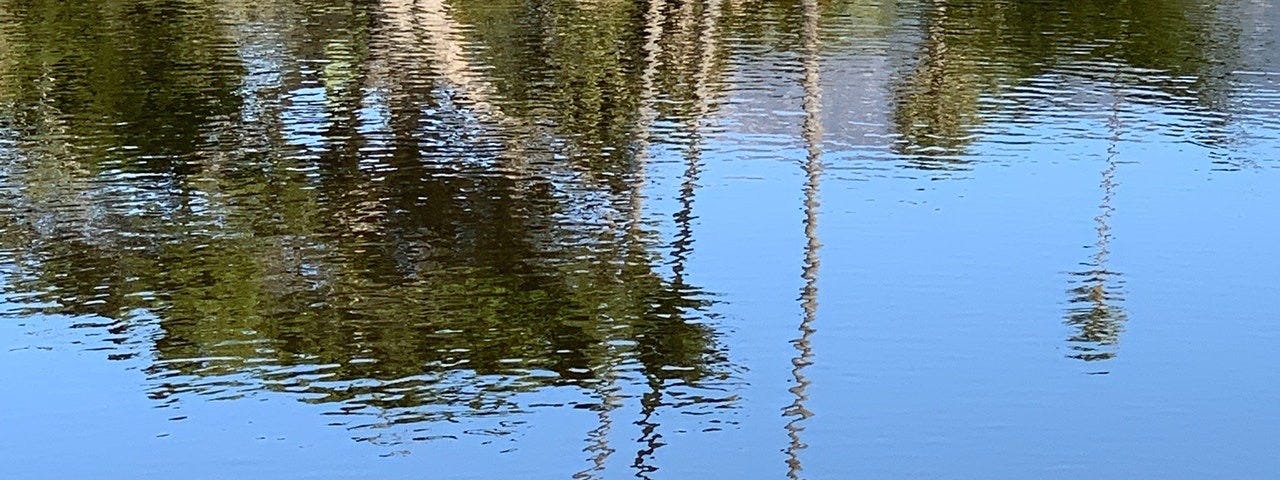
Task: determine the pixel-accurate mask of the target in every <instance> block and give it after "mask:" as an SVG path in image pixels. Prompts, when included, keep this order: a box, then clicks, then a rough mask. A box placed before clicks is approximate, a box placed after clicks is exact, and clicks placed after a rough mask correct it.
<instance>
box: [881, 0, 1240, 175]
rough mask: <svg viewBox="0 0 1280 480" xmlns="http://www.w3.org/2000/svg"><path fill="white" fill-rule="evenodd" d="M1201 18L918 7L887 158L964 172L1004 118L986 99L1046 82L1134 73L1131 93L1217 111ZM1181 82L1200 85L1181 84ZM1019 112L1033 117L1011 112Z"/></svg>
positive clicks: (936, 2) (971, 5)
mask: <svg viewBox="0 0 1280 480" xmlns="http://www.w3.org/2000/svg"><path fill="white" fill-rule="evenodd" d="M1207 8H1209V7H1207V6H1205V5H1203V4H1200V3H1196V2H1189V1H1172V2H1167V1H1154V0H1120V1H1106V2H1103V1H1084V2H1070V3H1057V2H1045V1H1031V2H982V1H973V0H930V1H928V2H924V4H923V6H922V7H921V12H920V15H921V18H922V20H921V23H922V33H921V35H922V40H921V41H920V43H919V45H918V47H917V48H916V49H915V51H914V52H913V55H912V57H911V58H908V59H905V60H904V61H903V65H904V66H905V69H904V71H903V72H902V73H901V74H900V80H899V81H898V83H897V84H896V85H895V86H894V88H893V92H894V95H895V101H894V112H893V119H894V120H893V128H894V129H895V130H896V133H897V134H898V135H899V136H900V138H899V139H898V141H897V142H895V144H894V150H895V151H897V152H898V153H900V154H902V155H905V156H907V157H908V159H909V161H910V166H912V167H916V168H922V169H956V168H966V167H965V165H964V164H965V161H964V160H963V158H962V155H963V154H964V153H965V151H966V149H967V147H968V145H969V144H970V143H972V142H973V140H974V139H975V138H976V137H977V132H978V126H979V124H980V123H981V122H982V118H983V117H984V115H985V114H987V113H990V112H994V111H996V110H998V109H1000V108H1003V107H1001V106H999V105H997V104H984V101H983V99H984V97H987V96H992V95H997V94H1000V93H1005V92H1007V91H1008V90H1009V89H1011V88H1014V87H1016V86H1018V85H1019V84H1023V83H1026V82H1027V81H1028V80H1030V79H1034V78H1036V77H1038V76H1040V75H1044V74H1047V73H1054V74H1060V75H1067V76H1069V77H1074V78H1079V79H1081V80H1084V81H1086V82H1106V81H1110V80H1111V79H1112V78H1113V75H1112V74H1111V73H1112V72H1114V71H1115V70H1117V69H1127V70H1131V71H1133V72H1138V74H1136V75H1131V76H1130V77H1131V79H1130V80H1129V81H1131V82H1134V83H1135V84H1136V85H1138V86H1141V87H1143V88H1154V89H1158V90H1165V91H1168V92H1170V93H1174V94H1176V95H1180V96H1193V97H1197V98H1198V99H1199V100H1200V103H1201V105H1200V107H1202V108H1220V107H1221V106H1220V105H1218V104H1219V103H1220V102H1216V101H1214V100H1213V99H1214V98H1215V94H1213V93H1208V92H1220V91H1223V90H1225V89H1226V88H1227V85H1225V84H1224V83H1223V82H1222V80H1221V75H1211V73H1212V70H1213V69H1214V68H1215V62H1217V59H1214V58H1211V57H1210V54H1209V52H1211V51H1216V50H1215V49H1212V48H1211V46H1212V45H1213V40H1211V39H1212V38H1214V37H1215V33H1214V32H1213V31H1212V27H1211V26H1210V25H1208V24H1198V23H1195V22H1194V21H1193V19H1195V18H1204V17H1206V16H1207V11H1206V9H1207ZM1218 50H1224V51H1225V50H1229V49H1218ZM1188 77H1198V78H1200V80H1199V81H1198V82H1195V83H1189V82H1182V81H1179V79H1184V78H1188ZM1063 93H1066V92H1063ZM1026 107H1031V108H1035V106H1034V105H1024V104H1019V105H1018V106H1017V107H1016V108H1026Z"/></svg>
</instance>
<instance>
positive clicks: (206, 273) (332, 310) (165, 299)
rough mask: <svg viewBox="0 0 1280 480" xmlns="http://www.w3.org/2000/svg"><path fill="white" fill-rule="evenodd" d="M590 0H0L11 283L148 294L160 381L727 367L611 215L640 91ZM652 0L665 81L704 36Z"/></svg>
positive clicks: (579, 380) (621, 44)
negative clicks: (659, 10)
mask: <svg viewBox="0 0 1280 480" xmlns="http://www.w3.org/2000/svg"><path fill="white" fill-rule="evenodd" d="M614 3H617V4H616V5H613V4H610V2H602V3H574V2H545V4H530V3H526V2H507V4H502V3H501V2H499V4H492V3H490V2H480V3H475V2H467V1H458V2H453V3H450V4H448V5H445V4H442V3H439V2H437V3H436V4H431V2H426V3H425V4H423V3H415V4H412V5H410V4H403V5H402V4H398V3H396V2H394V1H387V2H382V3H373V4H371V3H367V2H339V1H331V2H308V3H307V5H306V6H300V5H293V4H288V3H273V2H268V3H267V4H261V5H259V4H242V3H238V2H216V3H212V4H209V3H207V2H194V3H193V2H186V1H147V2H116V1H94V2H73V3H70V4H69V3H66V2H46V1H25V2H19V1H8V2H5V5H4V10H5V12H6V13H5V14H4V18H3V22H0V24H2V25H3V26H2V27H0V38H3V39H4V40H3V44H4V45H5V47H4V48H6V49H11V50H13V55H5V56H4V59H5V61H6V62H9V63H6V64H3V65H0V68H2V69H3V72H0V78H3V83H0V101H3V102H4V105H5V109H4V114H5V116H4V118H3V119H0V120H2V121H3V122H4V123H3V126H2V128H3V133H4V135H5V137H6V139H7V140H6V141H9V142H11V144H12V148H5V149H4V155H5V156H6V167H5V168H6V172H5V174H6V175H8V176H11V177H12V178H14V179H18V180H15V181H11V182H6V185H21V187H20V188H17V189H16V190H15V189H10V190H7V191H4V192H2V193H3V203H4V204H3V208H4V211H5V212H6V215H5V220H6V223H5V224H4V225H3V227H4V231H3V233H4V234H3V240H0V242H3V248H4V249H5V250H6V251H10V252H14V253H13V255H14V256H15V258H16V259H17V261H18V263H19V264H20V265H21V266H22V267H21V269H20V271H19V272H17V273H16V274H15V275H14V278H10V279H9V285H8V286H7V287H6V288H7V289H8V290H10V291H11V292H15V293H16V294H18V295H20V296H22V298H25V299H26V300H25V301H26V302H28V305H29V306H30V308H34V309H38V310H41V311H45V312H52V313H63V314H68V315H73V316H76V317H78V318H86V319H94V318H96V319H100V320H90V321H88V322H86V323H83V324H82V325H84V326H98V327H106V328H107V330H108V331H110V332H111V333H112V335H111V336H110V337H111V338H114V339H115V341H117V342H118V343H127V342H128V341H129V340H127V338H126V337H129V336H128V335H126V334H125V332H128V331H130V330H132V329H138V328H144V326H146V325H151V324H154V331H153V333H151V334H150V336H149V338H148V342H149V345H148V346H147V349H146V350H144V351H143V352H141V353H143V354H144V355H148V356H151V357H152V358H153V359H154V360H153V362H152V367H151V368H150V374H151V376H152V378H153V379H154V381H155V382H156V385H155V387H154V389H153V391H152V395H153V397H154V398H156V399H159V400H164V401H171V400H176V399H179V398H181V396H182V394H200V395H211V396H217V397H220V398H235V397H238V396H242V395H246V394H249V393H251V392H253V391H255V390H260V389H268V390H278V391H288V392H294V393H297V394H299V395H301V397H302V398H303V399H305V400H306V401H311V402H322V403H329V402H333V403H338V404H342V405H343V406H342V407H341V409H342V411H344V412H356V411H361V410H362V409H364V408H368V407H374V408H375V409H377V410H379V411H381V412H383V413H382V415H383V416H387V417H390V421H392V422H393V423H399V422H413V421H418V420H424V419H429V418H437V417H440V416H444V417H448V416H450V415H467V414H480V413H483V412H487V411H492V410H493V409H499V410H500V409H501V408H502V405H503V404H504V401H505V400H503V399H504V398H506V397H509V396H510V395H512V394H514V393H517V392H520V391H524V390H530V389H535V388H542V387H549V386H557V385H579V386H583V387H586V388H587V389H588V391H593V390H594V389H598V388H599V385H600V384H601V383H602V382H608V381H611V378H612V376H610V375H606V374H605V372H606V371H610V370H615V369H629V370H635V371H637V372H639V373H640V374H642V375H644V376H646V377H650V378H652V379H653V380H652V381H653V382H655V384H656V385H664V384H666V383H667V382H674V383H673V384H674V385H685V386H692V387H695V388H696V386H697V385H699V384H702V383H706V382H711V383H715V382H719V381H723V380H724V378H725V377H726V375H728V371H727V370H726V358H725V354H724V353H723V352H722V351H720V347H719V346H718V345H717V344H716V340H715V332H714V331H712V330H711V329H710V328H709V327H708V326H706V324H705V322H703V321H702V315H703V313H701V311H702V309H703V307H705V306H706V305H707V303H708V297H707V296H706V295H705V294H703V293H701V292H700V291H699V290H698V289H697V288H696V287H693V286H689V285H687V284H685V283H684V282H683V281H682V280H681V281H678V282H676V281H673V280H672V279H671V278H669V276H668V275H666V274H664V273H663V272H661V271H660V270H659V268H658V267H659V265H661V262H660V257H661V256H663V255H664V252H663V250H662V249H663V246H662V245H660V244H659V243H658V242H657V240H656V238H655V237H654V236H653V235H652V234H651V232H649V231H647V229H645V228H643V227H639V226H638V225H639V224H638V223H637V222H636V221H635V220H628V219H629V218H633V217H635V216H637V215H640V212H638V211H631V210H630V205H632V202H631V200H630V197H631V196H634V195H639V193H638V192H637V190H635V189H634V188H633V187H632V186H631V184H630V182H632V180H631V179H632V178H633V176H634V174H635V173H634V172H635V170H636V169H637V168H639V166H638V165H637V164H636V163H635V162H637V161H638V159H639V158H641V157H640V156H638V153H637V152H638V151H641V150H643V149H644V148H646V146H645V145H644V144H643V142H642V140H643V139H642V138H640V137H638V136H637V131H638V127H637V122H638V121H639V119H640V114H639V111H640V105H641V104H642V103H644V102H648V101H652V99H650V98H645V96H644V93H643V91H644V85H642V82H641V73H640V72H641V68H640V66H641V65H639V64H640V63H641V62H643V61H644V59H645V55H644V52H643V48H642V47H643V42H644V41H645V40H646V39H645V35H646V30H645V19H644V18H643V17H642V15H641V13H642V10H641V7H640V5H639V4H635V3H629V2H614ZM685 14H686V15H692V16H694V17H698V16H700V15H701V10H695V11H689V12H685ZM587 18H590V19H591V21H586V20H585V19H587ZM232 20H234V21H232ZM668 21H669V22H672V23H685V24H687V25H688V27H689V29H688V31H686V32H684V33H679V32H677V33H672V34H669V35H666V36H664V37H663V38H659V39H656V40H657V43H658V44H659V45H661V46H662V48H663V51H664V52H667V51H668V50H670V51H671V56H672V57H671V58H661V59H660V62H659V63H658V64H657V65H655V67H656V68H657V69H658V71H659V72H660V73H659V74H658V76H659V77H660V78H661V80H659V81H661V82H668V83H672V84H675V83H686V82H687V79H689V78H691V75H692V74H693V73H692V72H694V71H697V70H699V69H697V68H694V67H691V66H690V65H691V64H694V65H695V66H696V62H703V61H708V59H710V61H715V60H714V58H715V57H714V56H710V57H700V56H695V55H688V54H681V53H680V52H679V50H680V49H681V48H684V45H685V43H687V42H689V41H691V40H692V39H696V38H697V37H699V36H700V33H699V32H698V31H697V30H696V29H697V28H699V24H698V23H697V22H690V21H689V20H687V19H683V18H682V17H681V16H680V15H679V12H676V11H673V12H671V14H670V18H669V19H668ZM472 25H476V26H479V27H476V28H473V27H472ZM681 35H683V36H681ZM512 39H515V40H517V41H514V42H513V41H512ZM422 45H426V46H422ZM139 52H147V53H146V54H145V55H143V54H140V53H139ZM715 68H719V67H715ZM702 70H705V69H702ZM681 79H686V80H681ZM547 87H550V88H547ZM651 88H652V87H651ZM668 94H671V95H676V96H677V97H678V96H679V95H685V97H684V99H683V100H679V101H678V102H676V104H677V105H680V104H689V102H692V101H693V97H692V96H693V95H695V94H694V93H693V92H685V93H679V92H676V93H670V92H668ZM681 102H683V103H681ZM638 142H639V143H638ZM620 147H621V148H620ZM627 224H635V225H637V226H636V227H624V226H625V225H627ZM137 353H139V352H137V351H135V352H134V353H133V354H137ZM682 388H683V387H682ZM682 391H687V389H686V390H682ZM671 394H672V395H680V392H673V393H671ZM422 405H438V406H445V407H449V406H452V407H457V408H437V409H421V408H414V407H417V406H422Z"/></svg>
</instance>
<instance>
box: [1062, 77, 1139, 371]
mask: <svg viewBox="0 0 1280 480" xmlns="http://www.w3.org/2000/svg"><path fill="white" fill-rule="evenodd" d="M1108 127H1109V129H1110V130H1111V132H1112V136H1111V139H1110V141H1111V144H1110V145H1109V146H1108V147H1107V161H1106V165H1107V166H1106V168H1105V169H1104V170H1103V171H1102V183H1101V184H1100V187H1101V188H1102V203H1101V204H1100V205H1099V209H1100V210H1101V211H1100V212H1099V213H1098V216H1097V217H1094V220H1095V222H1096V227H1095V229H1096V231H1097V235H1098V238H1097V241H1096V242H1095V244H1094V245H1093V249H1094V252H1093V257H1092V258H1091V259H1090V261H1089V262H1086V263H1084V264H1083V265H1084V267H1086V269H1085V270H1083V271H1080V272H1074V273H1073V274H1072V275H1073V276H1074V277H1075V279H1074V281H1073V283H1075V286H1074V287H1072V288H1071V289H1070V290H1069V293H1070V295H1071V298H1070V301H1071V305H1070V307H1069V308H1068V310H1067V317H1066V320H1065V323H1066V324H1067V325H1068V326H1070V327H1071V328H1072V329H1074V330H1075V333H1074V334H1072V335H1071V337H1070V338H1068V340H1067V341H1068V343H1069V344H1070V346H1071V350H1072V353H1071V355H1070V356H1071V357H1072V358H1077V359H1080V360H1084V361H1097V360H1107V359H1110V358H1112V357H1114V356H1115V352H1114V351H1113V350H1112V349H1113V348H1114V347H1115V345H1116V343H1118V342H1119V340H1120V330H1121V329H1122V327H1123V325H1124V322H1125V320H1127V319H1128V314H1126V313H1125V311H1124V309H1123V308H1122V307H1121V306H1120V305H1119V304H1120V303H1121V302H1122V301H1123V300H1124V299H1123V297H1122V296H1121V294H1120V291H1119V287H1120V285H1121V284H1122V283H1123V280H1121V279H1120V274H1119V273H1117V272H1114V271H1112V270H1110V269H1108V266H1107V257H1108V256H1109V255H1110V253H1111V248H1110V245H1111V237H1112V235H1111V214H1112V213H1113V212H1115V208H1114V207H1113V206H1112V205H1111V203H1112V199H1113V198H1114V196H1115V188H1116V180H1115V175H1116V169H1117V167H1118V166H1119V165H1118V163H1117V156H1118V155H1119V149H1118V144H1119V142H1120V98H1119V97H1117V98H1116V100H1115V103H1114V104H1113V106H1112V115H1111V118H1110V120H1109V121H1108Z"/></svg>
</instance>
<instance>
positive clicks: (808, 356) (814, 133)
mask: <svg viewBox="0 0 1280 480" xmlns="http://www.w3.org/2000/svg"><path fill="white" fill-rule="evenodd" d="M803 8H804V24H803V31H802V37H801V38H802V41H803V67H804V77H803V87H804V113H805V117H804V127H803V128H804V132H803V134H804V143H805V147H806V152H807V154H806V156H805V163H804V172H805V183H804V216H805V218H804V235H805V240H806V241H805V249H804V268H803V271H802V273H801V277H802V278H803V279H804V287H803V288H802V289H801V291H800V306H801V308H802V309H803V311H804V314H803V317H802V319H801V321H800V327H799V330H800V336H799V337H798V338H796V339H795V340H793V341H792V342H791V343H792V345H793V346H794V347H795V350H796V356H795V357H793V358H792V359H791V365H792V369H791V374H792V377H793V378H792V380H793V381H794V382H795V384H794V385H793V386H792V387H791V388H790V391H791V394H792V395H793V396H794V397H795V398H794V400H793V401H792V403H791V405H790V406H789V407H787V408H786V410H785V411H784V415H785V416H787V417H790V418H791V420H790V421H789V422H787V425H786V430H787V437H788V439H789V441H788V444H787V449H786V453H787V477H788V478H792V479H798V478H801V472H802V471H803V470H804V467H803V465H802V463H801V460H800V451H801V450H804V449H805V448H806V447H807V445H805V443H804V441H803V440H802V439H801V433H803V432H804V421H805V420H806V419H808V418H809V417H811V416H813V412H811V411H810V410H809V409H808V407H807V406H805V402H806V401H807V400H808V399H809V395H808V392H807V390H808V387H809V385H810V383H811V382H810V380H809V379H808V378H807V377H806V376H805V374H804V370H805V368H806V367H808V366H809V365H811V364H812V363H813V345H812V343H811V339H812V337H813V334H814V332H815V331H816V329H815V328H814V326H813V323H814V321H815V320H816V318H817V313H818V265H819V262H820V259H819V256H818V250H819V249H820V248H821V243H820V242H819V241H818V206H819V204H818V191H819V182H820V180H821V177H822V85H821V83H822V82H821V76H820V71H819V39H818V3H817V0H804V2H803Z"/></svg>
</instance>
